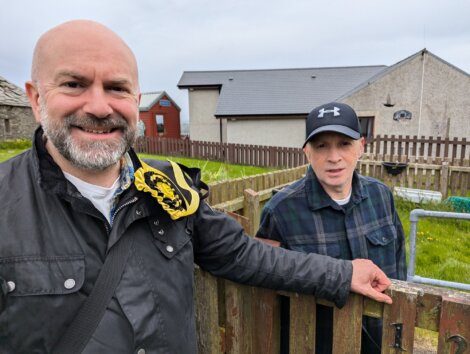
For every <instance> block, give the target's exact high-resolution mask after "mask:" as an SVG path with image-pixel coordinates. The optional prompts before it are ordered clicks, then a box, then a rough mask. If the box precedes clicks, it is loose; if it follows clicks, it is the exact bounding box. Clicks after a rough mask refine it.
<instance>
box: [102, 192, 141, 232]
mask: <svg viewBox="0 0 470 354" xmlns="http://www.w3.org/2000/svg"><path fill="white" fill-rule="evenodd" d="M138 199H139V198H138V197H134V198H132V199H131V200H129V201H127V202H125V203H124V204H122V205H121V206H120V207H119V208H117V209H116V211H115V212H114V213H113V215H112V216H111V225H112V224H113V223H114V218H115V217H116V215H117V213H119V212H120V211H121V210H122V209H124V208H125V207H126V206H128V205H131V204H133V203H135V202H136V201H137V200H138ZM104 226H105V227H106V231H107V232H108V235H109V234H110V232H111V230H110V229H109V226H108V223H107V222H105V223H104Z"/></svg>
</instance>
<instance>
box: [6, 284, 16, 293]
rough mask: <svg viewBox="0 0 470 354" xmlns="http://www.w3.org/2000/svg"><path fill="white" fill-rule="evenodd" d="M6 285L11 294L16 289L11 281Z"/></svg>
mask: <svg viewBox="0 0 470 354" xmlns="http://www.w3.org/2000/svg"><path fill="white" fill-rule="evenodd" d="M7 285H8V292H9V293H11V292H12V291H13V290H15V288H16V284H15V283H14V282H12V281H9V282H7Z"/></svg>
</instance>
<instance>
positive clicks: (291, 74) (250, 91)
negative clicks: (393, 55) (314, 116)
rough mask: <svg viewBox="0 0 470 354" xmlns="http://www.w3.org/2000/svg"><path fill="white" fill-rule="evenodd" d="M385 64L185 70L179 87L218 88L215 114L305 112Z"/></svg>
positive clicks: (291, 113)
mask: <svg viewBox="0 0 470 354" xmlns="http://www.w3.org/2000/svg"><path fill="white" fill-rule="evenodd" d="M385 68H386V66H383V65H380V66H352V67H331V68H305V69H275V70H235V71H185V72H184V73H183V76H182V77H181V79H180V81H179V83H178V87H179V88H191V87H204V86H206V87H210V86H215V87H217V86H218V87H220V90H221V91H220V97H219V100H218V105H217V109H216V112H215V115H216V116H219V117H221V116H238V115H293V114H307V113H308V112H310V111H311V110H312V109H313V108H314V107H316V106H318V105H320V104H323V103H325V102H330V101H334V100H336V99H338V98H339V97H341V96H343V95H344V94H345V93H346V92H348V91H351V90H352V89H354V88H355V87H357V86H359V85H360V84H361V83H363V82H365V81H367V80H368V79H369V78H371V77H373V76H375V75H376V74H378V73H379V72H381V71H383V70H384V69H385Z"/></svg>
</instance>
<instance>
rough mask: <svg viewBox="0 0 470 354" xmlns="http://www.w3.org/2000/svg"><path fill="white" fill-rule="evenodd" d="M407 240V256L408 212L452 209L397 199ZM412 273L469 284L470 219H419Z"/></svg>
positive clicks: (442, 205)
mask: <svg viewBox="0 0 470 354" xmlns="http://www.w3.org/2000/svg"><path fill="white" fill-rule="evenodd" d="M396 204H397V209H398V213H399V215H400V219H401V221H402V223H403V228H404V230H405V234H406V239H407V244H406V248H407V256H408V257H407V258H409V231H410V211H411V210H413V209H418V208H419V209H425V210H441V211H452V210H451V208H450V207H449V206H447V205H446V204H443V203H441V204H415V203H411V202H406V201H403V200H400V199H398V198H397V199H396ZM416 236H417V237H416V268H415V269H416V270H415V274H416V275H420V276H422V277H426V278H435V279H440V280H448V281H455V282H460V283H470V221H469V220H457V219H438V218H420V219H419V221H418V228H417V235H416Z"/></svg>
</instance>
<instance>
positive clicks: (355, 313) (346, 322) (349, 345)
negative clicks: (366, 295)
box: [333, 294, 363, 354]
mask: <svg viewBox="0 0 470 354" xmlns="http://www.w3.org/2000/svg"><path fill="white" fill-rule="evenodd" d="M362 310H363V297H362V296H360V295H357V294H350V295H349V298H348V301H347V302H346V305H345V306H344V307H343V308H342V309H341V310H340V309H338V308H337V307H335V308H334V312H333V353H344V354H349V353H350V354H357V353H361V333H362Z"/></svg>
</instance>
